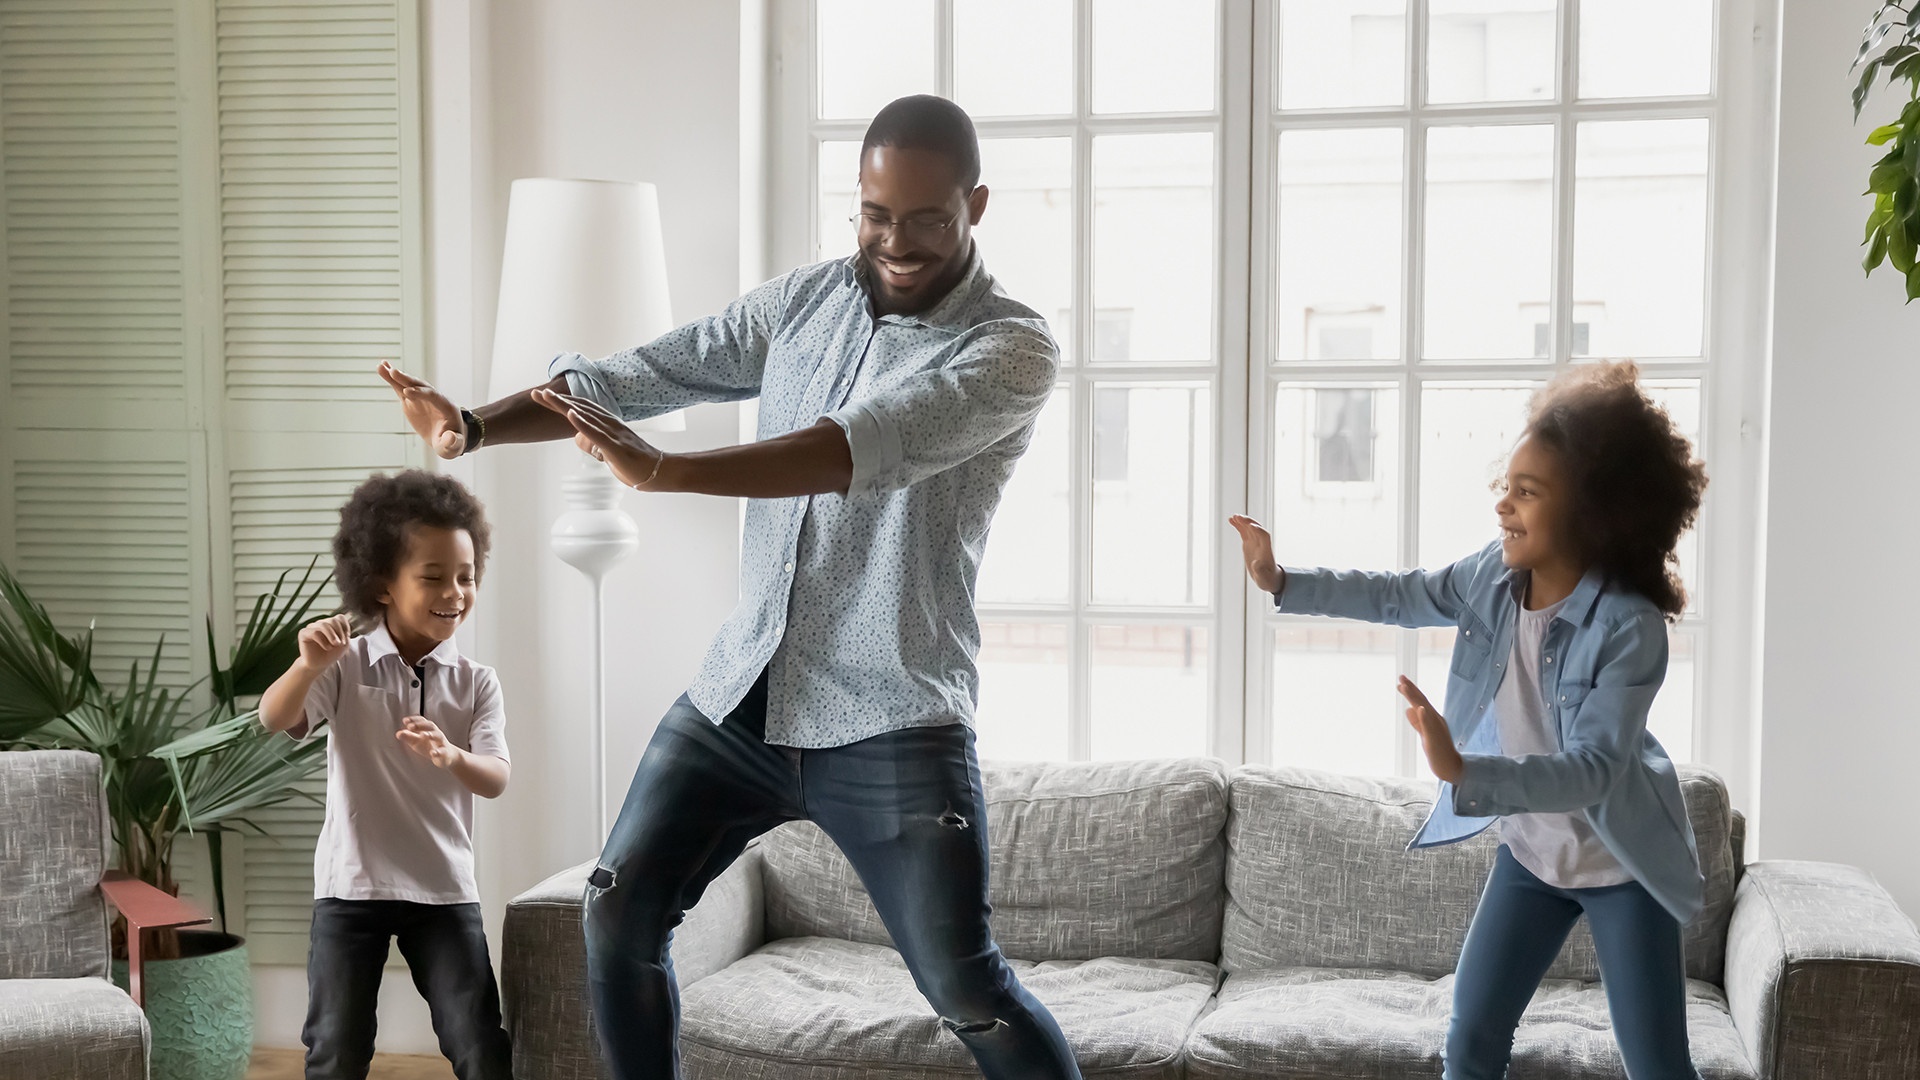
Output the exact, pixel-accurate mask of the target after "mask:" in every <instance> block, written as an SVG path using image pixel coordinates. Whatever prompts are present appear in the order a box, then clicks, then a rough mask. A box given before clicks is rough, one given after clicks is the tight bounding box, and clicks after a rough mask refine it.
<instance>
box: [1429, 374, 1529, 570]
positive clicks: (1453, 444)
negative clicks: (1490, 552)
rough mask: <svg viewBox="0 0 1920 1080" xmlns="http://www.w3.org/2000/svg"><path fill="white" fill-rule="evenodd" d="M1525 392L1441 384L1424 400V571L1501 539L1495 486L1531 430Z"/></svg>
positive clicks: (1513, 388) (1495, 386)
mask: <svg viewBox="0 0 1920 1080" xmlns="http://www.w3.org/2000/svg"><path fill="white" fill-rule="evenodd" d="M1533 390H1534V387H1532V386H1530V385H1526V384H1513V383H1506V384H1487V383H1439V384H1429V385H1427V386H1426V387H1424V388H1423V389H1422V390H1421V394H1420V565H1421V566H1425V567H1428V568H1433V567H1440V566H1445V565H1447V564H1448V563H1451V562H1456V561H1458V560H1460V559H1463V558H1466V557H1467V556H1468V555H1471V554H1473V553H1474V552H1476V551H1479V550H1480V549H1481V548H1483V547H1486V546H1487V545H1488V544H1490V543H1492V542H1493V541H1494V540H1496V539H1498V538H1499V525H1498V524H1497V522H1498V518H1496V517H1495V515H1494V512H1493V504H1494V503H1495V502H1496V501H1498V496H1497V495H1496V494H1495V493H1494V491H1493V490H1492V485H1493V484H1494V482H1495V481H1497V480H1499V479H1500V478H1501V477H1503V476H1504V475H1505V469H1506V459H1507V453H1508V452H1509V451H1511V450H1512V449H1513V443H1514V440H1515V439H1518V438H1519V437H1520V432H1521V431H1522V430H1523V429H1524V428H1525V427H1526V425H1527V401H1528V399H1529V398H1530V397H1531V396H1532V394H1533Z"/></svg>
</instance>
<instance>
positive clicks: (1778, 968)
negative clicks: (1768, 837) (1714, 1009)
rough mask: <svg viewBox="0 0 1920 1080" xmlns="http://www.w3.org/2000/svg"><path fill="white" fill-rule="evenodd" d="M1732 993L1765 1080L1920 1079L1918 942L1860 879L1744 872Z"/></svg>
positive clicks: (1825, 866)
mask: <svg viewBox="0 0 1920 1080" xmlns="http://www.w3.org/2000/svg"><path fill="white" fill-rule="evenodd" d="M1726 991H1727V1004H1728V1006H1729V1007H1730V1009H1731V1010H1732V1012H1733V1020H1734V1024H1735V1026H1736V1027H1737V1028H1738V1029H1739V1031H1740V1035H1741V1038H1742V1039H1743V1040H1744V1041H1745V1043H1746V1048H1747V1054H1748V1056H1749V1057H1750V1058H1751V1059H1752V1061H1753V1064H1754V1067H1755V1069H1756V1071H1757V1072H1758V1074H1759V1075H1760V1077H1761V1078H1762V1080H1793V1078H1798V1077H1812V1076H1822V1077H1824V1076H1832V1077H1841V1076H1844V1077H1847V1078H1848V1080H1906V1078H1909V1077H1913V1076H1916V1075H1920V933H1916V931H1915V929H1914V925H1913V921H1912V920H1911V919H1909V918H1907V916H1905V915H1904V914H1902V913H1901V911H1900V909H1899V907H1898V906H1896V905H1895V904H1894V902H1893V898H1892V897H1891V896H1889V895H1887V891H1886V890H1885V889H1883V888H1881V887H1880V885H1879V883H1878V882H1876V881H1874V879H1873V878H1872V877H1871V876H1870V875H1868V874H1867V873H1866V871H1864V870H1860V869H1858V868H1856V867H1852V866H1841V865H1837V864H1833V863H1816V862H1785V861H1766V862H1757V863H1754V864H1753V865H1751V866H1749V867H1747V871H1746V874H1745V876H1744V877H1743V878H1742V879H1741V882H1740V887H1739V889H1738V891H1737V892H1736V893H1735V894H1734V902H1733V919H1732V922H1731V924H1730V925H1729V927H1728V930H1727V973H1726Z"/></svg>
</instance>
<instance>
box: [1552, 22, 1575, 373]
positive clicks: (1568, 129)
mask: <svg viewBox="0 0 1920 1080" xmlns="http://www.w3.org/2000/svg"><path fill="white" fill-rule="evenodd" d="M1579 28H1580V0H1560V30H1559V34H1558V37H1559V47H1560V58H1559V59H1560V73H1559V78H1560V94H1559V97H1558V99H1557V104H1558V106H1559V108H1558V116H1557V118H1556V119H1555V121H1554V127H1555V132H1554V135H1555V138H1554V159H1553V304H1552V311H1551V313H1550V315H1549V318H1550V319H1551V321H1552V325H1553V354H1552V357H1551V359H1553V360H1554V361H1555V363H1557V364H1560V365H1565V364H1569V363H1572V362H1573V217H1574V194H1575V192H1574V162H1575V154H1576V152H1577V150H1578V148H1577V147H1576V146H1575V141H1576V139H1575V132H1576V131H1577V130H1578V127H1579V125H1578V123H1576V121H1575V119H1574V110H1573V104H1574V102H1575V101H1577V100H1578V99H1579V96H1580V47H1579V41H1580V38H1579Z"/></svg>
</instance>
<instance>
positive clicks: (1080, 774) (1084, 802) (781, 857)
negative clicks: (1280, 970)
mask: <svg viewBox="0 0 1920 1080" xmlns="http://www.w3.org/2000/svg"><path fill="white" fill-rule="evenodd" d="M981 774H982V780H983V782H984V783H985V786H986V794H987V839H988V843H989V845H990V850H991V852H992V865H991V867H990V868H989V871H988V872H989V875H990V877H989V882H990V884H989V888H990V891H991V899H992V901H993V932H994V937H995V939H996V940H998V941H999V943H1000V947H1001V949H1002V950H1003V951H1004V952H1006V953H1007V955H1009V956H1013V957H1018V958H1021V959H1025V960H1088V959H1093V958H1095V957H1101V956H1131V957H1141V958H1146V959H1156V960H1205V961H1208V962H1212V961H1214V960H1215V959H1217V958H1218V956H1219V953H1220V919H1221V914H1222V909H1223V904H1224V890H1223V887H1222V874H1223V871H1224V866H1225V861H1226V851H1225V846H1224V843H1223V832H1224V829H1225V826H1226V818H1227V773H1226V769H1225V767H1224V766H1222V765H1221V764H1220V763H1219V762H1217V761H1213V760H1209V759H1203V758H1196V759H1188V760H1167V761H1134V762H1088V763H1076V764H1060V763H1015V762H1004V763H997V762H987V763H985V764H984V765H982V767H981ZM760 850H761V854H762V856H763V857H764V859H765V862H764V867H765V886H766V911H767V926H766V929H767V937H768V938H769V939H770V940H771V939H777V938H788V937H832V938H841V939H844V940H848V941H863V942H868V943H871V944H891V939H890V938H889V937H888V936H887V931H886V928H885V927H883V926H882V925H881V924H880V920H879V917H878V916H876V915H875V914H874V910H873V903H872V901H871V900H870V899H869V898H868V896H867V891H866V889H865V888H863V887H862V886H861V884H860V879H859V878H858V877H857V876H855V874H854V872H853V868H852V867H851V866H849V865H848V863H847V860H846V858H845V857H844V856H842V855H841V854H840V851H839V849H838V848H836V847H834V845H833V842H832V841H831V840H829V839H828V838H827V837H826V835H825V834H824V833H823V832H821V830H820V829H819V827H818V826H816V825H814V824H813V823H811V822H793V823H791V824H788V825H783V826H781V827H780V828H778V829H775V830H774V831H773V832H772V833H770V834H768V835H767V837H766V838H765V839H764V840H763V841H762V842H761V846H760Z"/></svg>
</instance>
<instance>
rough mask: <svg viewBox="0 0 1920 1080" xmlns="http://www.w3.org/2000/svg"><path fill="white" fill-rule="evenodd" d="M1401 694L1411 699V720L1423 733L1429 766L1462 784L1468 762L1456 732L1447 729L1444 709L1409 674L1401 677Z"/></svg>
mask: <svg viewBox="0 0 1920 1080" xmlns="http://www.w3.org/2000/svg"><path fill="white" fill-rule="evenodd" d="M1400 696H1401V697H1403V698H1406V699H1407V723H1409V724H1412V725H1413V730H1414V731H1416V732H1418V733H1419V735H1420V747H1421V749H1423V750H1425V751H1426V753H1427V767H1428V768H1430V769H1432V770H1433V775H1435V776H1437V777H1439V778H1440V779H1442V780H1445V781H1446V782H1447V783H1449V784H1457V783H1459V782H1460V774H1461V773H1462V772H1464V771H1466V762H1465V761H1463V760H1461V757H1460V751H1459V750H1458V749H1456V748H1455V747H1454V745H1453V733H1452V732H1450V731H1448V730H1447V721H1446V719H1445V718H1444V717H1442V716H1441V715H1440V710H1438V709H1436V708H1434V707H1433V702H1431V701H1428V700H1427V695H1426V694H1424V693H1421V691H1420V688H1419V687H1418V686H1415V685H1414V684H1413V680H1412V679H1409V678H1407V677H1406V676H1405V675H1402V676H1400Z"/></svg>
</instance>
